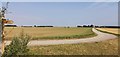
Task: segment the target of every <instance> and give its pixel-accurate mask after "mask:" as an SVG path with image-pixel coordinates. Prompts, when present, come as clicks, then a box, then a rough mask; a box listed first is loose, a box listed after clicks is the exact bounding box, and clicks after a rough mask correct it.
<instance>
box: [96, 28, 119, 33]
mask: <svg viewBox="0 0 120 57" xmlns="http://www.w3.org/2000/svg"><path fill="white" fill-rule="evenodd" d="M97 30H100V31H102V32H106V33H110V34H114V35H120V28H97Z"/></svg>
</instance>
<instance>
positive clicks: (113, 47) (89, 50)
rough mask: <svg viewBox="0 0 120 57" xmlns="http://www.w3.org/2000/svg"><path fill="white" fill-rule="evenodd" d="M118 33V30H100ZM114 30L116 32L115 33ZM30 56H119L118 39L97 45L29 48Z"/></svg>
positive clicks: (83, 44)
mask: <svg viewBox="0 0 120 57" xmlns="http://www.w3.org/2000/svg"><path fill="white" fill-rule="evenodd" d="M100 29H102V30H106V29H107V30H106V31H109V32H110V31H111V33H117V32H118V30H117V29H113V28H112V29H111V28H110V29H108V28H104V29H103V28H100ZM113 30H114V31H113ZM29 49H30V52H29V55H31V54H32V55H33V54H34V55H118V39H113V40H107V41H103V42H96V43H82V44H65V45H48V46H34V47H29Z"/></svg>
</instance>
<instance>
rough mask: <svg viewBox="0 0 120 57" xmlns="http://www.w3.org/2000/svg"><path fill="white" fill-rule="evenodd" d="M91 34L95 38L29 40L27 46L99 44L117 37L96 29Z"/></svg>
mask: <svg viewBox="0 0 120 57" xmlns="http://www.w3.org/2000/svg"><path fill="white" fill-rule="evenodd" d="M92 30H93V32H95V33H96V34H98V35H97V36H95V37H91V38H83V39H68V40H31V41H30V42H29V43H28V46H36V45H38V46H39V45H58V44H77V43H90V42H100V41H105V40H109V39H115V38H117V36H115V35H112V34H107V33H102V32H99V31H97V30H96V29H94V28H93V29H92ZM10 42H11V41H6V45H8V44H10Z"/></svg>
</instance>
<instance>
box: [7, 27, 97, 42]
mask: <svg viewBox="0 0 120 57" xmlns="http://www.w3.org/2000/svg"><path fill="white" fill-rule="evenodd" d="M21 29H24V31H25V33H27V34H29V35H31V36H32V40H39V39H71V38H72V39H74V38H75V39H76V38H86V37H93V36H96V34H95V33H94V32H92V28H76V27H71V28H64V27H53V28H48V27H46V28H43V27H41V28H35V27H29V28H25V27H16V28H14V29H13V30H12V28H9V27H7V28H5V31H6V33H9V31H11V30H12V31H11V32H10V33H9V34H8V35H7V36H6V40H10V39H12V38H13V36H17V35H19V33H20V31H21Z"/></svg>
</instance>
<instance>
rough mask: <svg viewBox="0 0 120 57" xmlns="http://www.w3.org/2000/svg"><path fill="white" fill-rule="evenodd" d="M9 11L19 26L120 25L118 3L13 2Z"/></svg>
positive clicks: (9, 16)
mask: <svg viewBox="0 0 120 57" xmlns="http://www.w3.org/2000/svg"><path fill="white" fill-rule="evenodd" d="M3 5H4V3H3ZM8 10H9V12H12V13H8V14H7V15H6V16H7V18H9V19H12V20H14V22H15V23H14V24H17V25H54V26H76V25H84V24H94V25H118V4H117V2H11V3H10V4H9V8H8Z"/></svg>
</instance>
